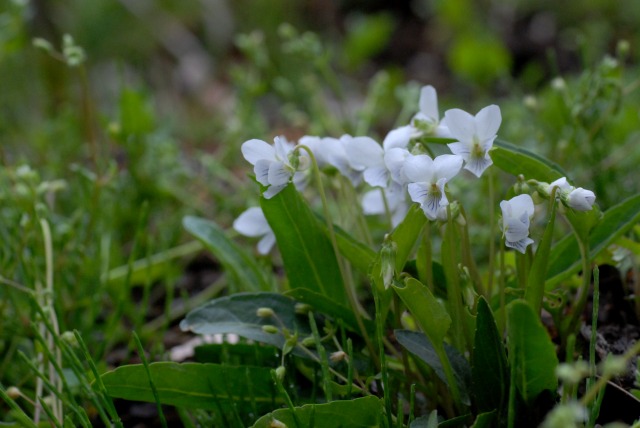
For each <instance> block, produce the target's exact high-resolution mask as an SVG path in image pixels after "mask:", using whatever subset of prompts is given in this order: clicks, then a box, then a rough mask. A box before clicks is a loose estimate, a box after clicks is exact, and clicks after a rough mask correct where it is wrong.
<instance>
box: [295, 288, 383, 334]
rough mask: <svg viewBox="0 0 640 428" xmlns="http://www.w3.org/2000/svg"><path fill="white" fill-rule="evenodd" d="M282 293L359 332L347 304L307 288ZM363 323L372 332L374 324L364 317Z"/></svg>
mask: <svg viewBox="0 0 640 428" xmlns="http://www.w3.org/2000/svg"><path fill="white" fill-rule="evenodd" d="M284 294H285V296H289V297H292V298H294V299H296V300H297V301H298V302H302V303H307V304H308V305H310V306H311V307H313V308H314V312H320V313H323V314H325V315H329V316H330V317H331V318H334V319H341V320H342V321H344V323H345V326H346V327H347V328H349V329H351V330H352V331H355V332H357V333H359V332H360V327H359V326H358V322H357V321H356V317H355V315H354V314H353V311H352V310H351V309H350V308H348V307H347V306H344V305H342V304H340V303H337V302H335V301H333V300H331V299H329V298H328V297H325V296H323V295H322V294H318V293H316V292H314V291H311V290H307V289H306V288H296V289H294V290H289V291H287V292H285V293H284ZM363 323H364V324H365V328H366V329H367V331H368V332H369V333H371V334H373V332H375V325H374V324H373V322H372V321H371V320H367V319H364V320H363Z"/></svg>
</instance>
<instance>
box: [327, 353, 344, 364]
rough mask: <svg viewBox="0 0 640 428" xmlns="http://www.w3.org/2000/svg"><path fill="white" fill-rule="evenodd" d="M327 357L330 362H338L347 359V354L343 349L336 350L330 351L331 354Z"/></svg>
mask: <svg viewBox="0 0 640 428" xmlns="http://www.w3.org/2000/svg"><path fill="white" fill-rule="evenodd" d="M329 359H330V360H331V362H332V363H339V362H340V361H342V360H347V359H348V355H347V353H346V352H344V351H336V352H333V353H331V355H330V356H329Z"/></svg>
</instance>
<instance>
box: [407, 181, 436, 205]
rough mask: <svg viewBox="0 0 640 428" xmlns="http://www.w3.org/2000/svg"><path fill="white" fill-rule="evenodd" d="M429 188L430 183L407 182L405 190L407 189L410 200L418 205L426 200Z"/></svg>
mask: <svg viewBox="0 0 640 428" xmlns="http://www.w3.org/2000/svg"><path fill="white" fill-rule="evenodd" d="M430 189H431V184H430V183H409V185H408V186H407V190H408V191H409V196H410V197H411V200H412V201H413V202H416V203H418V204H420V205H422V203H423V202H424V201H426V200H427V197H428V196H429V190H430Z"/></svg>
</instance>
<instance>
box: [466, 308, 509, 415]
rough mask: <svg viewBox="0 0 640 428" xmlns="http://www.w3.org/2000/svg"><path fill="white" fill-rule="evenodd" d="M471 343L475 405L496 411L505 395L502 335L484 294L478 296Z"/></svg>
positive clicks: (505, 373)
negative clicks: (473, 336) (473, 334)
mask: <svg viewBox="0 0 640 428" xmlns="http://www.w3.org/2000/svg"><path fill="white" fill-rule="evenodd" d="M474 343H475V345H474V348H473V365H472V367H471V375H472V378H473V391H474V395H475V399H476V406H477V407H478V411H480V412H491V411H494V410H497V411H498V413H499V412H501V411H502V409H503V408H504V407H505V405H506V403H507V399H508V391H509V371H508V365H507V356H506V353H505V349H504V344H503V343H502V335H501V334H500V333H499V331H498V327H497V325H496V322H495V319H494V318H493V313H492V312H491V308H489V305H488V304H487V301H486V300H485V299H484V297H480V299H479V300H478V316H477V318H476V333H475V341H474ZM476 423H477V420H476Z"/></svg>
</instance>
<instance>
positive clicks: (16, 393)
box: [7, 386, 22, 400]
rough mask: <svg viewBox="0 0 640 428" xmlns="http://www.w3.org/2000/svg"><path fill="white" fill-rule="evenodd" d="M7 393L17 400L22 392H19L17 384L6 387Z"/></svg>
mask: <svg viewBox="0 0 640 428" xmlns="http://www.w3.org/2000/svg"><path fill="white" fill-rule="evenodd" d="M7 395H8V396H9V398H11V399H12V400H17V399H18V398H20V397H21V396H22V392H20V389H18V387H17V386H10V387H9V388H7Z"/></svg>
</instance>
